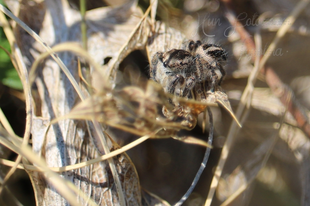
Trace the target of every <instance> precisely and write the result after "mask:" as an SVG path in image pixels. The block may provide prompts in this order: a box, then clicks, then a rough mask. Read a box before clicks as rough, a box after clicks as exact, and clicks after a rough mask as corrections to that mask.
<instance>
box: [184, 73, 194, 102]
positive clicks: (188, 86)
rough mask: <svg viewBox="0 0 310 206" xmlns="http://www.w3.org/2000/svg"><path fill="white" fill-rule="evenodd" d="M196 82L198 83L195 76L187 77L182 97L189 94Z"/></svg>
mask: <svg viewBox="0 0 310 206" xmlns="http://www.w3.org/2000/svg"><path fill="white" fill-rule="evenodd" d="M195 83H196V77H195V76H190V77H188V78H187V79H186V83H185V88H184V90H183V94H182V97H186V96H187V95H189V93H190V91H191V90H192V89H193V88H194V86H195Z"/></svg>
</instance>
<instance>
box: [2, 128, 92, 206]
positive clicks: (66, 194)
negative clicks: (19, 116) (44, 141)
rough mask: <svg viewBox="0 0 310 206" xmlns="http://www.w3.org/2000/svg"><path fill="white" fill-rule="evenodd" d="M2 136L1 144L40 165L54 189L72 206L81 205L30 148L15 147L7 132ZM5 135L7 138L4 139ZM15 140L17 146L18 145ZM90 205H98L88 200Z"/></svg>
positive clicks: (3, 132) (60, 179) (19, 145)
mask: <svg viewBox="0 0 310 206" xmlns="http://www.w3.org/2000/svg"><path fill="white" fill-rule="evenodd" d="M1 133H2V135H1V136H0V141H1V144H3V145H5V146H6V147H9V148H12V149H13V150H14V151H15V152H16V153H18V154H20V155H22V156H24V157H25V158H27V159H28V160H29V161H31V162H33V163H34V164H36V165H38V166H39V167H40V168H41V169H42V170H44V175H45V176H46V178H47V180H48V181H50V183H51V184H53V185H54V187H55V188H56V189H57V190H58V191H59V193H60V194H62V195H63V196H64V197H65V198H66V199H67V200H68V201H69V202H70V204H72V205H80V204H79V203H78V202H77V201H76V196H75V195H74V194H73V193H72V192H68V191H70V189H69V188H68V187H67V184H68V183H67V182H65V181H64V180H63V179H62V178H60V177H59V175H58V174H56V173H54V172H52V171H51V170H50V169H49V168H48V167H47V166H46V164H45V162H44V161H43V160H42V159H41V158H38V156H37V155H36V154H34V153H33V152H32V150H31V148H29V146H25V145H24V146H21V144H18V145H14V144H12V143H11V142H9V141H8V140H7V139H6V137H9V136H10V135H9V134H6V132H5V131H4V130H3V129H2V131H1ZM3 135H5V136H6V137H4V136H3ZM11 139H12V140H14V137H11ZM16 143H17V142H16V140H15V144H16ZM88 201H89V203H90V204H92V205H94V206H95V205H96V204H95V203H94V202H92V201H91V200H88Z"/></svg>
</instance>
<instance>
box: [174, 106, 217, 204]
mask: <svg viewBox="0 0 310 206" xmlns="http://www.w3.org/2000/svg"><path fill="white" fill-rule="evenodd" d="M207 109H208V115H209V123H210V131H209V137H208V144H210V145H212V141H213V133H214V127H213V116H212V112H211V109H210V108H209V107H207ZM210 152H211V148H209V147H207V148H206V152H205V154H204V157H203V160H202V162H201V165H200V167H199V170H198V171H197V173H196V176H195V178H194V180H193V182H192V184H191V186H190V188H189V189H188V190H187V192H186V193H185V194H184V195H183V197H182V198H181V199H180V200H179V201H178V202H177V203H175V205H174V206H180V205H182V204H183V203H184V202H185V201H186V200H187V198H188V197H189V196H190V194H191V193H192V192H193V190H194V188H195V187H196V185H197V183H198V181H199V179H200V176H201V174H202V172H203V170H204V169H205V168H206V165H207V162H208V159H209V156H210Z"/></svg>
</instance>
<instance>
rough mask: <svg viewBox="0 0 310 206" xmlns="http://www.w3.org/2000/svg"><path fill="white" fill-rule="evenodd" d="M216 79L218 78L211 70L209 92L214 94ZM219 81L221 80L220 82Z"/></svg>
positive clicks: (213, 70)
mask: <svg viewBox="0 0 310 206" xmlns="http://www.w3.org/2000/svg"><path fill="white" fill-rule="evenodd" d="M217 79H218V76H217V74H216V72H215V69H211V91H212V92H214V91H215V87H216V81H217ZM220 81H221V80H220Z"/></svg>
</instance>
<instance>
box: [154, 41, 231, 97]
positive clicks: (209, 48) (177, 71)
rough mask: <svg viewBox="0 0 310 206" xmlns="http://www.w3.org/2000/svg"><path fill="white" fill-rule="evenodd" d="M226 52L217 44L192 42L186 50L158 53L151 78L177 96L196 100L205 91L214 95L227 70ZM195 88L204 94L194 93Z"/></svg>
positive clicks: (185, 45) (184, 46)
mask: <svg viewBox="0 0 310 206" xmlns="http://www.w3.org/2000/svg"><path fill="white" fill-rule="evenodd" d="M226 59H227V54H226V52H225V50H224V49H223V48H222V47H220V46H218V45H214V44H202V43H201V41H196V42H194V41H193V40H190V41H188V42H186V43H185V44H184V45H183V49H172V50H169V51H167V52H157V53H156V54H155V55H154V57H153V59H152V63H151V69H150V77H151V79H153V80H154V81H156V82H158V83H160V84H161V85H162V86H163V88H164V90H165V91H166V92H169V93H171V94H174V95H176V96H181V97H187V98H194V97H193V94H194V96H195V97H196V96H197V95H200V97H202V98H203V97H204V96H205V95H202V93H203V91H204V90H207V91H208V90H211V91H212V92H214V91H215V90H216V89H217V87H218V86H220V85H221V83H222V80H223V78H224V76H225V74H226V73H225V70H224V69H223V67H222V65H221V63H222V62H224V61H226ZM195 88H197V89H199V90H202V91H194V92H191V91H192V90H195Z"/></svg>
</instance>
